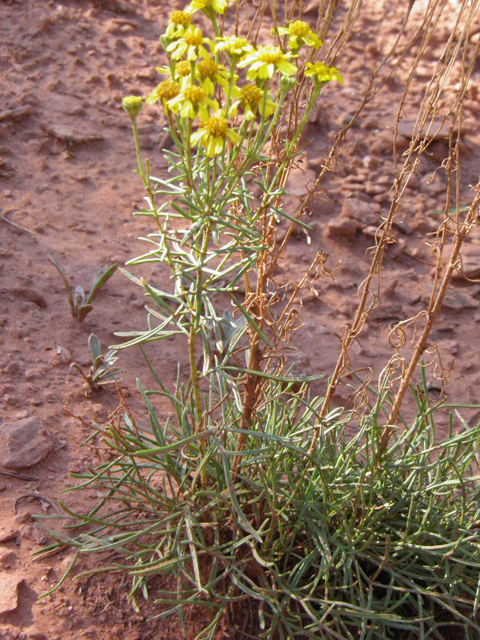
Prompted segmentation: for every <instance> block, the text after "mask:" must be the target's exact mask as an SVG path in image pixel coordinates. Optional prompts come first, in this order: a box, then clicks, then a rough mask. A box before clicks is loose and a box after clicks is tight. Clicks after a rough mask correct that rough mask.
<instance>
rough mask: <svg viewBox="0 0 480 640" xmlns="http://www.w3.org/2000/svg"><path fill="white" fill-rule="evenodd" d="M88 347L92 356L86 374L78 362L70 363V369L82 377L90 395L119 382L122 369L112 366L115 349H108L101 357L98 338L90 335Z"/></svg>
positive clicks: (114, 360) (115, 354) (115, 359)
mask: <svg viewBox="0 0 480 640" xmlns="http://www.w3.org/2000/svg"><path fill="white" fill-rule="evenodd" d="M88 346H89V349H90V353H91V355H92V365H91V366H90V368H89V370H88V372H87V373H85V371H84V370H83V367H82V366H81V365H79V364H78V362H72V364H71V365H70V368H71V369H75V370H76V371H78V373H79V374H80V375H81V376H82V378H83V379H84V380H85V382H86V384H87V392H86V393H87V395H91V394H92V393H94V392H96V391H100V390H101V388H102V387H104V386H105V385H107V384H112V383H114V382H120V381H121V378H119V377H118V375H119V374H120V373H121V371H122V369H120V368H119V367H114V366H113V365H114V364H115V362H116V361H117V359H118V358H117V351H116V349H110V350H109V351H107V353H106V354H105V355H104V356H103V355H102V345H101V343H100V340H99V338H98V337H97V336H96V335H95V334H94V333H91V334H90V336H89V337H88Z"/></svg>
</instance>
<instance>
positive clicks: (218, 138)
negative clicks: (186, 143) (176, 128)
mask: <svg viewBox="0 0 480 640" xmlns="http://www.w3.org/2000/svg"><path fill="white" fill-rule="evenodd" d="M202 121H203V124H202V125H201V126H200V129H198V131H195V132H194V133H192V136H191V138H190V140H191V143H192V146H195V145H197V144H198V143H200V144H202V145H203V146H204V147H205V149H206V152H207V157H209V158H213V157H214V156H217V155H219V154H220V153H223V148H224V145H225V140H226V139H227V138H228V139H229V140H230V142H231V143H232V144H234V145H235V144H238V143H239V142H240V141H241V140H242V138H241V137H240V136H239V135H238V133H237V132H236V131H234V130H233V129H230V128H229V126H228V121H227V119H226V118H225V117H224V114H223V112H222V111H217V113H216V114H215V115H214V116H212V117H209V118H207V119H204V118H202Z"/></svg>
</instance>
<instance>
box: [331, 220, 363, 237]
mask: <svg viewBox="0 0 480 640" xmlns="http://www.w3.org/2000/svg"><path fill="white" fill-rule="evenodd" d="M356 232H357V225H356V224H355V222H354V221H353V220H350V219H348V218H339V219H338V220H330V222H329V223H328V225H327V234H328V235H329V236H330V237H331V238H332V237H342V238H353V237H355V234H356Z"/></svg>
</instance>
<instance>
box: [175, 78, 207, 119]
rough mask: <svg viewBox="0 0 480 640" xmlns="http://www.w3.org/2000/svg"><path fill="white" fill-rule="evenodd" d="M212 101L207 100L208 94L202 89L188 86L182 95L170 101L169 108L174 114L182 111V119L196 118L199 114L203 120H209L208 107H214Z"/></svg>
mask: <svg viewBox="0 0 480 640" xmlns="http://www.w3.org/2000/svg"><path fill="white" fill-rule="evenodd" d="M213 104H214V103H213V102H212V100H210V99H208V98H207V94H206V93H205V91H204V90H203V89H202V87H197V86H188V87H185V88H184V89H183V91H182V92H181V93H179V94H178V95H177V96H175V97H174V98H173V100H170V101H169V103H168V108H169V109H171V110H172V111H173V112H174V113H177V112H178V111H180V116H181V117H182V118H191V119H192V120H193V119H194V118H195V116H196V115H197V114H199V115H200V117H202V118H208V108H207V105H213Z"/></svg>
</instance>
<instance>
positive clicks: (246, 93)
mask: <svg viewBox="0 0 480 640" xmlns="http://www.w3.org/2000/svg"><path fill="white" fill-rule="evenodd" d="M263 95H264V91H263V90H262V89H260V87H257V85H256V84H246V85H245V86H243V87H242V88H241V89H238V87H233V90H232V97H233V98H236V100H235V102H234V103H233V104H232V108H231V113H232V115H236V109H237V106H238V105H239V104H240V106H241V107H242V108H243V113H244V114H245V120H253V119H254V118H255V116H256V115H257V113H258V110H259V106H260V105H261V103H262V101H263ZM275 107H276V104H275V103H274V102H272V101H271V100H270V98H267V101H266V103H265V117H266V118H268V117H270V116H271V115H272V113H273V112H274V111H275Z"/></svg>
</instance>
